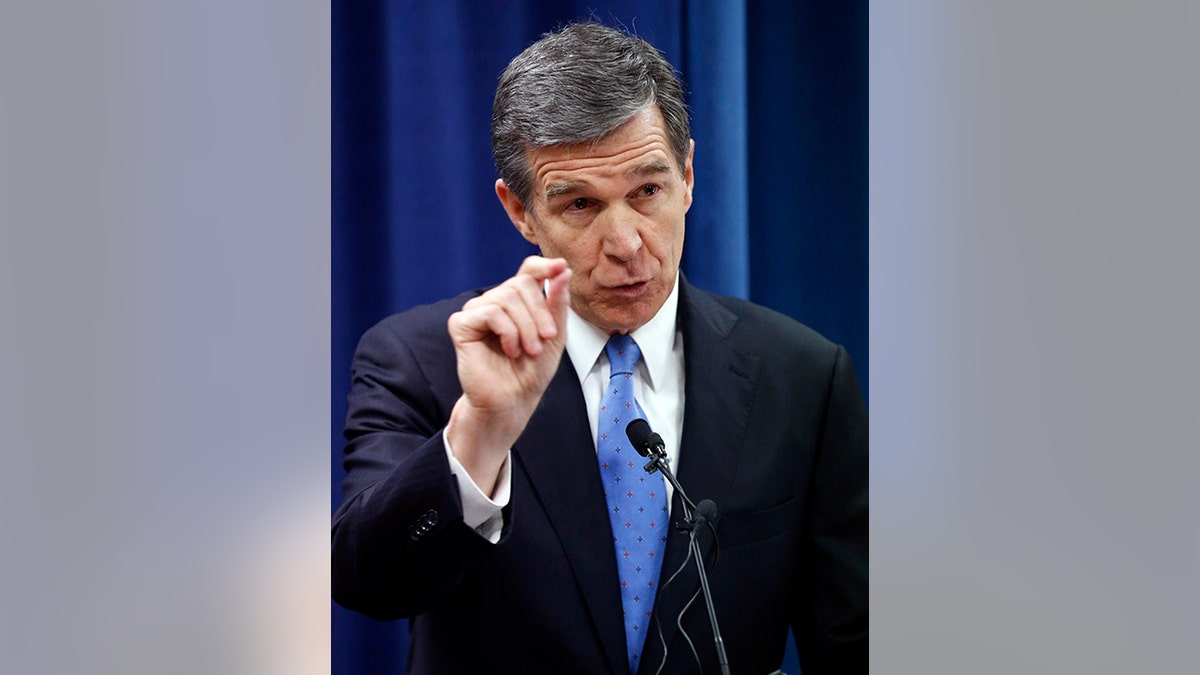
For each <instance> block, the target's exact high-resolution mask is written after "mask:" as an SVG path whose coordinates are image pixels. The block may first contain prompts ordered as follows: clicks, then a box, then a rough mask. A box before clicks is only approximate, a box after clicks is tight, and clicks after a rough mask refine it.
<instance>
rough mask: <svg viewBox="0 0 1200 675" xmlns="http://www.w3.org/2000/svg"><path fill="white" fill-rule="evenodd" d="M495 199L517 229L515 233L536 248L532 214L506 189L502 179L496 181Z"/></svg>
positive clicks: (536, 241) (536, 242) (536, 240)
mask: <svg viewBox="0 0 1200 675" xmlns="http://www.w3.org/2000/svg"><path fill="white" fill-rule="evenodd" d="M496 197H498V198H499V199H500V205H501V206H503V207H504V212H505V213H507V214H508V219H509V220H511V221H512V224H513V226H514V227H516V228H517V232H520V233H521V236H522V237H525V241H528V242H529V243H531V244H533V245H534V246H538V239H537V233H536V232H534V230H533V213H532V212H531V211H529V210H528V209H526V208H525V205H524V204H522V203H521V200H520V199H517V195H516V194H515V193H513V191H512V190H509V189H508V186H507V185H505V184H504V179H503V178H497V179H496Z"/></svg>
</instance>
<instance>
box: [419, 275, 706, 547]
mask: <svg viewBox="0 0 1200 675" xmlns="http://www.w3.org/2000/svg"><path fill="white" fill-rule="evenodd" d="M678 310H679V278H678V276H677V277H676V279H675V287H674V288H673V289H672V290H671V294H670V295H669V296H667V300H666V302H664V303H663V306H662V307H661V308H659V310H658V313H657V314H655V315H654V318H652V319H650V321H648V322H646V324H645V325H643V326H642V327H641V328H638V329H637V330H635V331H634V332H633V334H632V335H633V339H634V341H635V342H637V344H638V348H639V349H641V351H642V358H641V360H639V361H638V363H637V366H636V367H635V368H634V372H633V395H634V398H636V399H637V402H638V404H639V405H641V406H642V412H644V413H645V414H646V421H647V422H649V423H650V428H651V429H653V430H654V431H657V432H658V434H659V435H660V436H662V438H663V444H664V445H665V447H666V452H667V458H668V461H669V462H670V465H671V471H672V472H674V473H676V474H678V473H679V441H680V439H681V438H682V436H683V404H684V400H683V399H684V396H683V394H684V372H683V335H682V334H681V333H680V332H679V330H678V329H677V328H676V327H675V317H676V316H677V315H678ZM608 338H609V335H608V333H605V332H604V331H602V330H600V329H599V328H597V327H595V326H593V325H592V324H590V323H588V322H587V321H584V320H583V319H582V318H580V317H579V315H578V314H576V313H575V312H574V310H569V311H568V314H567V345H566V351H567V354H568V355H569V356H570V357H571V363H572V365H574V366H575V372H576V374H577V375H578V376H579V383H580V386H581V387H582V390H583V400H584V402H585V403H586V404H587V411H588V423H589V425H590V428H591V432H592V433H591V438H592V443H593V449H595V442H596V425H597V420H598V417H599V414H600V400H601V399H602V398H603V396H604V388H605V387H606V386H608V374H609V365H608V355H607V354H605V353H604V345H605V344H607V343H608ZM444 438H445V437H444V436H443V439H444ZM445 446H446V456H447V458H448V459H449V460H450V471H451V472H452V473H453V474H454V475H455V477H456V479H457V480H458V488H459V494H461V495H462V503H463V521H464V522H465V523H466V524H467V525H468V526H470V527H472V528H474V529H475V531H477V532H479V534H480V535H481V536H483V537H484V538H485V539H488V540H489V541H491V542H492V543H496V542H498V541H500V531H501V529H503V526H504V521H503V516H502V514H501V509H503V508H504V507H505V506H506V505H507V504H508V500H509V497H510V494H511V489H510V486H511V482H512V454H511V451H510V453H509V457H508V459H506V460H505V462H504V465H503V466H502V467H501V469H500V476H499V478H498V480H497V482H496V489H495V491H494V493H493V494H492V496H491V497H489V496H488V495H485V494H484V493H483V491H482V490H480V489H479V487H478V486H477V485H476V484H475V482H474V481H472V480H471V477H470V476H469V475H468V474H467V472H466V470H465V469H464V468H463V466H462V464H460V463H459V461H458V460H457V459H455V457H454V453H453V452H451V450H450V442H449V441H446V442H445ZM588 479H589V477H580V480H588ZM664 482H666V481H665V480H664ZM666 490H667V504H668V508H669V505H670V503H671V496H672V494H673V493H674V489H673V488H672V487H671V484H670V483H666Z"/></svg>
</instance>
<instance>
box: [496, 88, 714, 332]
mask: <svg viewBox="0 0 1200 675" xmlns="http://www.w3.org/2000/svg"><path fill="white" fill-rule="evenodd" d="M694 148H695V144H694V143H693V145H692V149H694ZM692 149H689V152H688V158H687V165H686V166H685V167H684V170H683V175H682V176H680V174H679V169H678V167H676V166H675V162H674V159H673V154H672V152H671V146H670V142H669V141H668V138H667V133H666V129H665V127H664V124H663V120H662V114H661V113H660V112H659V110H658V106H656V105H650V106H648V107H646V108H645V109H644V110H642V112H640V113H638V114H637V115H635V116H634V117H633V118H632V119H630V120H629V121H628V122H626V123H625V124H624V125H622V126H621V127H619V128H618V129H617V130H616V131H614V132H613V133H611V134H609V135H608V136H607V137H605V138H604V139H603V140H602V141H600V142H599V143H597V144H596V145H594V146H588V145H573V146H554V147H548V148H540V149H537V150H534V151H532V152H531V153H529V160H530V165H531V167H532V169H533V176H534V181H533V194H532V196H531V198H530V202H531V203H532V207H531V208H528V209H526V208H525V206H524V205H522V204H521V202H520V201H519V200H518V199H517V198H516V195H514V194H512V193H511V192H509V191H508V189H507V187H506V186H505V185H504V182H503V181H497V182H496V194H497V195H498V196H499V197H500V201H501V203H502V204H504V208H505V210H506V211H507V212H508V215H509V217H510V218H511V219H512V221H513V224H514V225H516V227H517V229H518V230H519V231H520V232H521V234H522V235H523V236H524V237H525V238H526V239H527V240H529V241H530V242H531V243H533V244H535V245H537V246H538V247H539V248H541V250H542V255H544V256H546V257H549V258H566V260H567V264H568V266H570V268H571V271H572V273H573V274H572V278H571V286H570V292H571V307H572V309H574V310H575V312H576V313H577V314H579V316H581V317H583V318H584V319H585V320H587V321H588V322H589V323H592V324H593V325H595V326H598V327H599V328H601V329H602V330H604V331H607V332H608V333H627V332H630V331H633V330H636V329H637V328H639V327H640V326H642V325H643V324H645V323H646V322H647V321H649V320H650V319H651V318H653V317H654V315H655V313H657V312H658V310H659V308H660V307H662V305H663V302H665V301H666V299H667V296H668V295H670V294H671V289H672V288H673V287H674V284H675V275H676V272H677V271H678V269H679V259H680V256H681V255H682V254H683V230H684V214H686V213H687V211H688V208H689V207H690V206H691V205H692V184H693V176H692Z"/></svg>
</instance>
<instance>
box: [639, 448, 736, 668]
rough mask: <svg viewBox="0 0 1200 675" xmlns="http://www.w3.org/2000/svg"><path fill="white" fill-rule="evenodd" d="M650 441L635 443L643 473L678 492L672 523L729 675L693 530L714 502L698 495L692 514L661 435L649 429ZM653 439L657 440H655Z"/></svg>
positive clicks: (710, 515)
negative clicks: (683, 539) (684, 540)
mask: <svg viewBox="0 0 1200 675" xmlns="http://www.w3.org/2000/svg"><path fill="white" fill-rule="evenodd" d="M650 436H651V440H650V442H648V443H646V445H645V447H644V448H642V447H639V448H637V449H638V450H645V452H642V456H644V457H648V458H649V459H650V461H649V462H647V463H646V466H645V467H643V468H644V469H645V471H646V473H654V472H655V471H658V472H659V473H661V474H662V475H663V476H664V477H665V478H666V479H667V480H668V481H669V482H670V483H671V485H672V487H674V488H675V490H676V491H678V492H679V497H680V500H679V503H680V504H681V505H682V506H683V522H682V523H680V524H678V525H676V527H677V528H678V529H679V531H680V532H687V533H688V550H690V551H691V552H692V556H693V557H694V558H695V559H696V569H697V571H698V572H699V573H700V590H701V592H702V593H704V605H705V607H706V608H707V609H708V621H709V623H711V624H712V631H713V642H714V644H716V646H717V662H718V663H719V664H720V666H721V675H729V657H728V656H726V655H725V641H724V640H722V639H721V629H720V628H719V627H718V626H717V612H716V610H715V609H714V608H713V599H712V591H710V590H709V588H708V574H707V572H706V571H705V569H704V556H703V555H702V554H701V552H700V544H699V543H697V542H696V532H697V531H699V528H700V526H701V525H703V524H704V523H706V522H709V521H711V520H712V519H713V518H715V517H716V516H717V505H716V504H715V503H713V501H712V500H711V499H702V500H700V503H699V504H698V505H695V507H696V514H695V517H693V515H692V511H691V509H690V508H689V505H691V504H692V500H690V499H688V497H687V492H685V491H684V489H683V486H682V485H680V484H679V481H678V480H676V478H675V474H674V472H672V471H671V467H670V466H669V462H668V461H667V453H666V451H665V450H664V449H663V443H662V439H661V438H660V437H659V436H658V434H654V433H652V434H651V435H650ZM655 441H657V442H655Z"/></svg>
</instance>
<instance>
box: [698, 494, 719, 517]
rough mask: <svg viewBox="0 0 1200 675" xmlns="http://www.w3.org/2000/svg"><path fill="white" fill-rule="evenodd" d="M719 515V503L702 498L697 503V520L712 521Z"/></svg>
mask: <svg viewBox="0 0 1200 675" xmlns="http://www.w3.org/2000/svg"><path fill="white" fill-rule="evenodd" d="M716 517H717V504H716V502H714V501H713V500H711V499H701V500H700V503H699V504H697V505H696V520H698V521H699V520H701V519H703V520H707V521H709V522H712V520H713V519H714V518H716Z"/></svg>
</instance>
